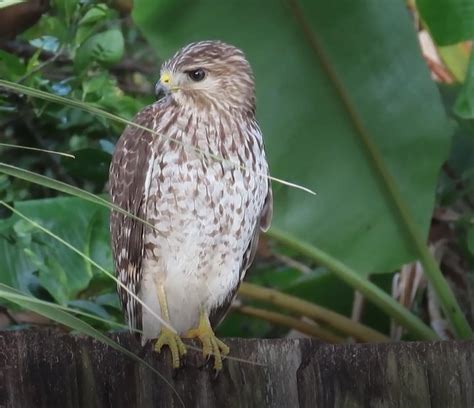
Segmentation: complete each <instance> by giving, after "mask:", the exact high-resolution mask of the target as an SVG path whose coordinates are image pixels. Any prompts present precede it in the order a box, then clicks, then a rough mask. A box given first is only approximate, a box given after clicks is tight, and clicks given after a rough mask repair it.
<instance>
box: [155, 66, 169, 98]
mask: <svg viewBox="0 0 474 408" xmlns="http://www.w3.org/2000/svg"><path fill="white" fill-rule="evenodd" d="M170 82H171V77H170V74H169V73H167V72H165V73H163V74H162V75H161V77H160V80H159V81H158V82H157V83H156V85H155V96H156V99H157V100H160V99H161V98H164V97H165V96H167V95H168V94H169V93H170V91H171V89H170V85H171V83H170Z"/></svg>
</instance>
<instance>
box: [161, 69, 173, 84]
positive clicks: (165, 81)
mask: <svg viewBox="0 0 474 408" xmlns="http://www.w3.org/2000/svg"><path fill="white" fill-rule="evenodd" d="M170 81H171V75H170V74H169V72H164V73H163V74H162V75H161V78H160V82H161V83H162V84H163V85H169V84H170Z"/></svg>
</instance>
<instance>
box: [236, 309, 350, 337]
mask: <svg viewBox="0 0 474 408" xmlns="http://www.w3.org/2000/svg"><path fill="white" fill-rule="evenodd" d="M234 310H235V311H236V312H238V313H241V314H244V315H246V316H251V317H256V318H258V319H262V320H266V321H267V322H270V323H273V324H278V325H280V326H286V327H289V328H290V329H294V330H297V331H299V332H300V333H303V334H307V335H308V336H311V337H316V338H318V339H321V340H323V341H326V342H328V343H343V342H344V339H343V338H341V337H339V336H337V335H336V334H334V333H331V332H330V331H328V330H325V329H323V328H321V327H319V326H317V325H316V324H314V323H308V322H305V321H304V320H300V319H295V318H294V317H291V316H286V315H284V314H282V313H277V312H271V311H269V310H265V309H259V308H257V307H252V306H239V307H236V308H235V309H234Z"/></svg>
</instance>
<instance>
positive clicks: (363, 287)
mask: <svg viewBox="0 0 474 408" xmlns="http://www.w3.org/2000/svg"><path fill="white" fill-rule="evenodd" d="M267 234H268V236H269V237H270V238H273V239H275V240H277V241H279V242H281V243H282V244H284V245H285V246H287V247H289V248H293V249H294V250H296V251H298V252H300V253H301V254H303V255H306V256H307V257H309V258H311V259H313V260H314V261H316V262H317V263H318V264H319V265H322V266H325V267H326V268H328V269H329V270H330V271H331V272H332V273H334V274H335V275H336V276H338V277H339V278H340V279H342V280H343V281H344V282H346V283H347V284H348V285H350V286H352V287H353V288H354V289H356V290H358V291H359V292H361V293H362V294H363V295H364V296H365V297H366V298H367V299H369V300H370V301H372V302H373V303H374V304H376V305H377V306H379V307H380V308H381V309H382V310H383V311H384V312H385V313H387V314H388V315H389V316H391V317H393V319H395V320H396V321H397V322H398V323H400V324H401V325H402V326H403V327H405V328H406V329H407V330H409V331H410V332H411V333H413V334H414V335H415V336H417V337H418V338H419V339H422V340H436V339H439V338H438V336H437V335H436V333H435V332H434V331H433V330H431V329H430V328H429V327H428V326H427V325H426V324H425V323H423V322H422V321H421V320H420V319H419V318H418V317H416V316H415V315H413V314H412V313H410V311H408V310H407V309H406V308H404V307H403V306H402V305H401V304H400V303H398V302H397V301H396V300H395V299H393V298H392V297H390V296H389V295H388V294H386V293H385V292H384V291H383V290H382V289H380V288H379V287H378V286H376V285H374V284H373V283H372V282H370V281H369V280H367V279H365V278H363V277H362V276H361V275H360V274H359V273H357V272H356V271H354V270H353V269H351V268H350V267H349V266H347V265H346V264H344V263H342V262H341V261H339V260H337V259H335V258H333V257H332V256H330V255H329V254H327V253H325V252H323V251H321V250H320V249H318V248H316V247H315V246H312V245H310V244H308V243H306V242H304V241H301V240H299V239H297V238H295V237H292V236H290V235H288V234H286V233H284V232H282V231H279V230H278V229H276V228H271V229H270V231H268V232H267Z"/></svg>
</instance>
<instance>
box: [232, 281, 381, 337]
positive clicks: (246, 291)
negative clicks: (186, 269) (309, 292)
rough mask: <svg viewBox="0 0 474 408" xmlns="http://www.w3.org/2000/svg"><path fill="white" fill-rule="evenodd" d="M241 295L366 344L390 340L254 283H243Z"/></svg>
mask: <svg viewBox="0 0 474 408" xmlns="http://www.w3.org/2000/svg"><path fill="white" fill-rule="evenodd" d="M239 294H240V295H242V296H245V297H248V298H252V299H256V300H262V301H264V302H268V303H271V304H273V305H276V306H280V307H283V308H286V309H288V310H291V311H293V312H296V313H298V314H300V315H302V316H306V317H309V318H310V319H313V320H316V321H317V322H321V323H323V324H326V325H328V326H331V327H333V328H334V329H336V330H338V331H340V332H342V333H344V334H348V335H349V336H352V337H354V338H356V339H357V340H360V341H364V342H385V341H389V338H388V337H387V336H385V335H384V334H382V333H380V332H378V331H376V330H374V329H372V328H370V327H367V326H364V325H363V324H360V323H357V322H353V321H352V320H351V319H349V318H347V317H346V316H342V315H340V314H339V313H336V312H333V311H332V310H329V309H326V308H324V307H322V306H319V305H315V304H314V303H311V302H308V301H306V300H303V299H299V298H297V297H295V296H291V295H287V294H285V293H282V292H279V291H277V290H275V289H268V288H264V287H261V286H258V285H254V284H252V283H248V282H243V283H242V285H241V286H240V289H239Z"/></svg>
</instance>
